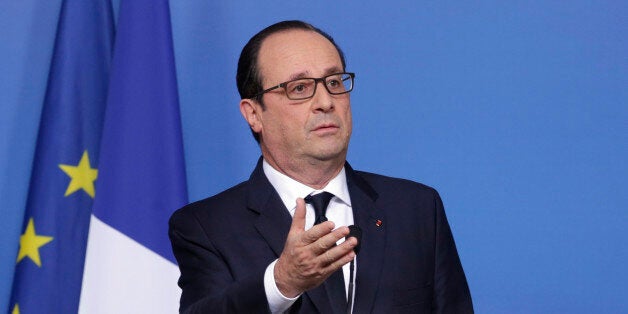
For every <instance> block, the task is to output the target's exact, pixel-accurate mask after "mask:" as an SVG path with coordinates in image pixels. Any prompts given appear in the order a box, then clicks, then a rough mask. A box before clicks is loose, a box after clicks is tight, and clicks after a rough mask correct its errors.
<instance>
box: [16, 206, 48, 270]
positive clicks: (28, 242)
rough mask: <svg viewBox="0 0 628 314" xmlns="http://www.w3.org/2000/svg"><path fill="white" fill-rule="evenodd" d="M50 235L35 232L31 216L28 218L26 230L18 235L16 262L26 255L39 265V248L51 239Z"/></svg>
mask: <svg viewBox="0 0 628 314" xmlns="http://www.w3.org/2000/svg"><path fill="white" fill-rule="evenodd" d="M52 239H53V238H52V237H47V236H40V235H37V234H36V233H35V222H34V221H33V218H31V219H29V220H28V225H27V226H26V231H24V234H22V235H21V236H20V252H19V253H18V254H17V263H19V262H20V261H21V260H22V259H23V258H24V257H26V256H28V257H29V258H30V259H31V260H32V261H33V262H34V263H35V264H36V265H37V266H39V267H41V259H40V258H39V248H40V247H42V246H44V245H46V243H48V242H50V241H52Z"/></svg>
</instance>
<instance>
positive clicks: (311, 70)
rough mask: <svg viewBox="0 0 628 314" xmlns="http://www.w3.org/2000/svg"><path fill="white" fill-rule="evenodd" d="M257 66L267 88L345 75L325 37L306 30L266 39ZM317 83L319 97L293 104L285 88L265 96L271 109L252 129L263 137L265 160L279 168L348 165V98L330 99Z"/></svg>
mask: <svg viewBox="0 0 628 314" xmlns="http://www.w3.org/2000/svg"><path fill="white" fill-rule="evenodd" d="M258 66H259V70H260V73H261V76H262V87H263V88H264V89H266V88H269V87H271V86H275V85H277V84H280V83H283V82H285V81H289V80H293V79H297V78H303V77H311V78H319V77H324V76H326V75H329V74H333V73H339V72H343V71H344V69H343V67H342V62H341V60H340V56H339V55H338V52H337V50H336V48H335V47H334V45H333V44H332V43H331V42H329V40H327V39H326V38H325V37H323V36H321V35H320V34H318V33H316V32H312V31H304V30H289V31H285V32H280V33H276V34H273V35H271V36H269V37H268V38H266V40H264V42H263V43H262V46H261V49H260V51H259V55H258ZM317 84H318V85H317V88H316V93H315V95H314V97H312V98H310V99H306V100H290V99H288V98H287V97H286V95H285V90H284V89H283V88H278V89H275V90H273V91H270V92H268V93H266V94H264V96H263V102H264V104H265V106H266V107H265V109H264V110H261V108H260V110H258V112H257V115H258V120H259V125H258V127H257V130H256V129H255V127H253V129H254V130H255V131H257V132H258V133H259V134H260V137H261V143H260V145H261V148H262V152H263V153H264V154H265V155H264V157H265V158H266V159H272V160H270V162H271V163H275V164H276V166H278V167H279V168H282V167H287V166H297V167H298V166H299V165H300V164H301V163H303V162H307V163H309V164H317V163H318V162H319V161H337V162H339V163H342V164H344V160H345V158H346V153H347V148H348V145H349V138H350V136H351V128H352V125H351V106H350V97H349V94H348V93H347V94H341V95H331V94H329V92H328V91H327V90H326V89H325V87H324V86H323V84H322V83H317ZM273 161H274V162H273Z"/></svg>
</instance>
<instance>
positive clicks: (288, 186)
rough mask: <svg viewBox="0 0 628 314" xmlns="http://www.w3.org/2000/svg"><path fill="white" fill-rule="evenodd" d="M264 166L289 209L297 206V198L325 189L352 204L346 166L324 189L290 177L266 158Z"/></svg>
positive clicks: (265, 171) (265, 172) (347, 203)
mask: <svg viewBox="0 0 628 314" xmlns="http://www.w3.org/2000/svg"><path fill="white" fill-rule="evenodd" d="M262 167H263V169H264V174H265V175H266V178H268V181H270V184H271V185H272V186H273V187H274V188H275V190H276V191H277V193H278V194H279V197H280V198H281V201H283V203H284V205H286V208H287V209H288V210H289V211H292V210H294V209H295V208H296V204H297V203H296V200H297V198H305V197H306V196H308V195H310V194H318V193H320V192H323V191H325V192H329V193H332V194H334V196H335V197H336V198H337V199H338V200H339V201H341V202H343V203H345V204H346V205H347V206H351V198H350V197H349V189H348V187H347V176H346V174H345V168H344V167H342V170H340V172H339V173H338V174H337V175H336V176H335V177H334V178H333V179H331V181H329V183H327V185H326V186H325V187H324V188H323V189H322V190H315V189H313V188H311V187H309V186H307V185H305V184H303V183H301V182H299V181H296V180H294V179H292V178H290V177H288V176H287V175H285V174H283V173H281V172H279V171H278V170H277V169H275V168H273V167H272V166H271V165H270V164H269V163H268V162H266V160H264V162H263V165H262Z"/></svg>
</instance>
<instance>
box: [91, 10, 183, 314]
mask: <svg viewBox="0 0 628 314" xmlns="http://www.w3.org/2000/svg"><path fill="white" fill-rule="evenodd" d="M118 16H119V18H118V24H117V32H116V39H115V49H114V55H113V61H112V68H111V77H110V86H109V93H108V100H107V107H106V113H105V121H104V126H103V133H102V143H101V148H100V157H99V162H100V164H99V169H98V181H97V184H96V190H97V194H96V197H95V201H94V207H93V216H92V226H91V228H90V232H89V241H88V248H87V257H86V261H85V275H84V280H83V291H82V293H81V301H80V312H81V313H172V312H177V310H178V301H179V296H180V290H179V288H178V287H177V286H176V282H177V279H178V276H179V270H178V268H177V266H176V261H175V259H174V256H173V254H172V250H171V248H170V241H169V240H168V236H167V234H168V232H167V230H168V223H167V222H168V218H169V217H170V215H171V214H172V212H173V211H174V210H176V209H177V208H179V207H181V206H183V205H185V204H186V203H187V189H186V178H185V168H184V157H183V156H184V155H183V143H182V134H181V119H180V113H179V104H178V93H177V81H176V72H175V63H174V50H173V44H172V31H171V26H170V13H169V6H168V2H167V1H165V0H133V1H122V2H121V4H120V8H119V14H118Z"/></svg>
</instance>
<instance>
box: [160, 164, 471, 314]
mask: <svg viewBox="0 0 628 314" xmlns="http://www.w3.org/2000/svg"><path fill="white" fill-rule="evenodd" d="M345 170H346V175H347V184H348V188H349V194H350V195H351V203H352V209H353V216H354V221H355V224H357V225H358V226H360V227H361V228H362V232H363V235H362V247H361V250H360V253H359V254H358V256H357V264H356V265H357V275H356V292H355V305H354V311H353V313H472V312H473V308H472V303H471V296H470V293H469V288H468V286H467V281H466V278H465V275H464V272H463V270H462V266H461V264H460V260H459V258H458V253H457V251H456V246H455V244H454V240H453V237H452V234H451V231H450V228H449V225H448V223H447V218H446V217H445V212H444V210H443V205H442V202H441V199H440V197H439V195H438V193H437V192H436V191H435V190H434V189H432V188H430V187H428V186H425V185H422V184H419V183H416V182H412V181H408V180H402V179H395V178H390V177H385V176H380V175H375V174H371V173H366V172H360V171H354V170H353V169H352V168H351V166H349V164H348V163H347V164H346V165H345ZM291 221H292V218H291V216H290V214H289V213H288V211H287V209H286V207H285V205H284V204H283V203H282V201H281V199H280V198H279V195H278V194H277V192H276V191H275V189H274V188H273V186H272V185H271V184H270V182H269V181H268V179H267V178H266V176H265V175H264V172H263V170H262V163H261V159H260V162H259V163H258V165H257V167H256V168H255V170H254V171H253V173H252V175H251V177H250V178H249V180H248V181H245V182H243V183H241V184H239V185H237V186H235V187H232V188H230V189H228V190H226V191H224V192H222V193H220V194H218V195H215V196H213V197H210V198H207V199H204V200H201V201H198V202H195V203H192V204H189V205H187V206H185V207H183V208H181V209H179V210H178V211H176V212H175V213H174V214H173V215H172V217H171V219H170V230H169V235H170V240H171V242H172V247H173V250H174V254H175V256H176V258H177V261H178V263H179V268H180V270H181V277H180V279H179V286H180V287H181V288H182V290H183V292H182V296H181V304H180V305H181V308H180V311H181V312H182V313H183V312H184V313H266V312H268V311H269V309H268V302H267V300H266V295H265V292H264V291H265V290H264V271H265V269H266V267H267V266H268V265H269V264H270V263H271V262H272V261H273V260H275V259H277V258H278V257H279V255H280V254H281V251H282V249H283V246H284V242H285V239H286V237H287V235H288V230H289V229H290V224H291ZM378 221H380V222H381V223H378ZM290 312H291V313H332V310H331V306H330V301H329V299H328V298H327V293H326V291H325V287H324V285H320V286H319V287H317V288H314V289H312V290H309V291H307V292H305V293H304V294H303V295H302V296H301V297H300V298H299V300H298V301H297V302H296V303H295V304H294V305H293V306H292V307H291V309H290Z"/></svg>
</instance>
